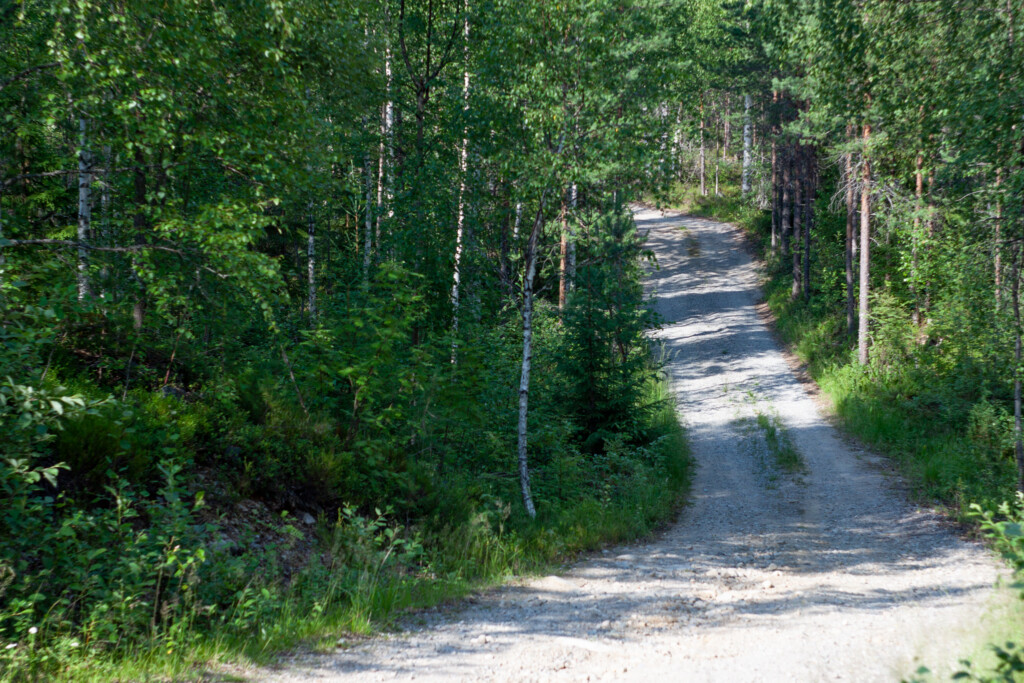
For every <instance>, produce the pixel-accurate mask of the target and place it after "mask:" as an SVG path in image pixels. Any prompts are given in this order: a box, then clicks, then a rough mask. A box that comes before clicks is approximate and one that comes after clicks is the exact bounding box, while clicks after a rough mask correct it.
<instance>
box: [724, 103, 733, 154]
mask: <svg viewBox="0 0 1024 683" xmlns="http://www.w3.org/2000/svg"><path fill="white" fill-rule="evenodd" d="M731 100H732V98H731V97H730V94H729V93H725V118H724V119H723V121H722V147H723V150H722V152H723V154H724V155H725V158H726V159H728V158H729V149H730V148H731V147H732V121H730V120H729V119H730V117H731V115H732V103H731Z"/></svg>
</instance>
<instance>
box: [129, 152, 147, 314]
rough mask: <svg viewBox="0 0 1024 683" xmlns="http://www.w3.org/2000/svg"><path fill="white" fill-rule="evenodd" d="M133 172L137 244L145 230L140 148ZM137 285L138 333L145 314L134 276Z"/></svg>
mask: <svg viewBox="0 0 1024 683" xmlns="http://www.w3.org/2000/svg"><path fill="white" fill-rule="evenodd" d="M134 159H135V172H134V179H133V184H134V188H133V189H134V198H133V199H134V203H135V215H134V217H133V218H132V223H133V227H134V228H135V242H136V244H139V243H141V242H142V237H143V234H142V233H143V231H144V230H145V229H146V212H145V205H146V167H145V161H146V159H145V156H144V154H143V152H142V148H141V147H136V148H135V157H134ZM134 266H135V264H134V263H133V264H132V270H133V271H134V270H135V268H134ZM135 279H136V281H137V285H138V287H139V291H138V292H136V294H135V303H134V304H133V306H132V319H133V320H134V323H135V330H136V331H137V332H138V331H140V330H142V324H143V320H144V318H145V314H146V303H145V285H144V284H143V283H142V280H141V279H140V278H139V277H138V276H137V275H136V278H135Z"/></svg>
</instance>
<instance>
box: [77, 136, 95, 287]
mask: <svg viewBox="0 0 1024 683" xmlns="http://www.w3.org/2000/svg"><path fill="white" fill-rule="evenodd" d="M86 126H87V122H86V120H85V119H84V118H79V119H78V135H79V140H78V144H79V150H78V245H79V246H78V272H77V278H76V279H77V282H78V300H79V301H84V300H85V298H86V297H88V296H89V263H88V250H87V249H86V246H85V245H86V244H87V243H88V242H89V231H90V229H91V227H92V155H90V154H89V151H88V149H87V147H88V136H87V135H86Z"/></svg>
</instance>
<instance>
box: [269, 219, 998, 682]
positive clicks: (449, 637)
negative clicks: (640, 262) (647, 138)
mask: <svg viewBox="0 0 1024 683" xmlns="http://www.w3.org/2000/svg"><path fill="white" fill-rule="evenodd" d="M636 219H637V223H638V225H639V226H640V227H641V228H642V229H644V230H646V231H647V232H648V245H649V246H650V247H651V248H652V249H653V250H654V252H655V254H656V255H657V257H658V262H659V265H660V268H659V269H658V270H655V271H653V272H652V273H651V274H650V276H649V278H648V286H649V288H650V290H651V291H652V292H653V293H655V294H656V295H657V308H658V311H659V312H660V313H661V315H662V316H663V318H664V320H665V325H664V327H663V329H662V330H660V331H659V332H658V334H657V335H656V336H657V337H658V338H659V339H660V340H661V342H662V343H663V345H664V347H665V350H666V353H667V354H668V357H669V369H670V371H671V375H672V383H673V388H674V390H675V392H676V394H677V396H678V399H679V406H680V410H681V412H682V414H683V415H684V418H685V420H686V423H687V427H688V429H689V436H690V440H691V443H692V446H693V453H694V457H695V460H696V465H697V472H696V477H695V481H694V489H693V495H692V505H691V506H690V507H688V508H687V509H686V510H685V511H684V512H683V514H682V515H681V516H680V519H679V521H678V522H677V523H676V524H675V525H674V526H673V527H672V528H670V529H669V530H667V531H666V532H664V533H663V534H662V535H660V537H658V538H656V539H655V540H653V541H651V542H646V543H642V544H636V545H633V546H629V547H622V548H618V549H616V550H614V551H605V552H604V553H602V554H599V555H597V556H594V557H591V558H589V559H586V560H584V561H582V562H579V563H578V564H576V565H574V566H573V567H572V568H571V569H570V570H569V571H568V572H567V573H566V574H565V575H564V576H561V577H556V576H549V577H546V578H543V579H536V580H529V581H523V582H520V583H518V584H516V585H510V586H505V587H502V588H499V589H496V590H494V591H490V592H488V593H486V594H483V595H480V596H477V597H475V598H472V599H470V600H468V601H466V603H465V604H463V605H462V606H460V607H458V608H456V609H451V608H449V609H439V610H433V611H429V612H427V613H421V614H419V615H417V620H418V623H413V621H412V619H410V620H408V623H406V624H405V628H406V629H408V630H406V631H404V632H402V633H398V634H391V635H386V636H381V637H379V638H375V639H372V640H370V641H369V642H367V643H364V644H362V645H359V646H356V647H353V648H351V649H349V650H345V651H342V652H339V653H337V654H332V655H302V656H297V657H294V658H292V659H291V660H289V661H287V662H284V663H283V664H282V665H281V667H279V668H278V669H276V670H264V671H262V672H260V674H259V676H258V677H259V678H260V679H261V680H272V681H280V682H282V683H283V682H293V681H341V680H344V681H350V680H351V681H380V680H396V679H397V680H412V679H415V680H445V681H447V680H467V681H470V680H472V681H480V680H486V681H549V680H550V681H562V680H572V681H580V680H595V681H596V680H608V681H613V680H636V681H650V680H655V681H662V682H664V681H818V680H848V681H892V680H898V679H899V677H900V676H901V675H905V674H907V673H909V672H911V671H913V670H914V669H915V668H916V667H917V664H918V662H917V661H916V660H915V657H918V656H919V657H921V658H922V659H923V661H926V662H927V663H928V664H929V665H930V666H932V667H933V668H935V667H938V668H942V666H947V667H949V666H953V665H955V663H956V659H957V656H958V655H962V654H964V653H966V652H969V651H970V650H971V648H972V645H971V641H972V639H973V638H974V637H976V633H974V632H976V631H977V630H978V624H979V622H980V621H981V620H982V619H983V618H984V615H985V614H986V611H987V609H988V607H989V605H990V603H992V602H993V601H994V600H995V599H996V595H997V594H996V592H995V591H994V590H993V588H992V585H993V583H994V582H995V580H996V578H997V576H999V574H1000V569H999V565H998V563H997V562H996V561H995V560H994V559H993V558H992V557H991V556H990V555H989V554H988V553H987V552H986V551H985V550H984V549H983V548H982V547H980V546H979V545H977V544H974V543H969V542H966V541H964V540H962V539H961V538H959V537H958V535H957V534H956V532H955V531H954V530H953V529H952V528H951V527H950V526H949V525H948V524H947V523H946V522H944V521H943V520H942V519H941V518H940V517H939V516H937V515H935V514H934V513H932V512H930V511H928V510H922V509H918V508H916V507H915V506H913V505H911V504H910V503H908V502H907V500H906V496H905V495H904V494H903V493H902V491H901V490H900V488H899V486H898V482H896V481H894V480H893V479H892V478H891V477H887V476H886V475H884V474H882V471H881V468H879V467H877V459H876V458H874V457H873V456H871V455H870V454H867V453H863V452H860V451H858V450H856V449H854V448H852V447H850V446H849V445H847V444H846V443H844V441H842V440H841V439H840V438H839V436H838V435H837V434H836V432H835V431H834V430H833V428H832V427H831V426H830V425H829V424H828V422H827V421H825V420H824V419H823V418H822V416H821V415H820V413H819V412H818V409H817V407H816V405H815V403H814V401H813V400H812V399H811V398H810V397H809V396H808V395H807V394H806V393H805V391H804V389H803V388H802V387H801V385H800V384H799V382H798V381H797V380H796V378H795V377H794V376H793V374H792V372H791V370H790V369H789V367H788V366H787V364H786V362H785V360H784V358H783V356H782V353H781V351H780V350H779V348H778V347H777V345H776V344H775V342H774V341H773V340H772V337H771V336H770V334H769V333H768V330H767V329H766V328H765V326H764V324H763V322H762V321H761V320H760V319H759V318H758V315H757V313H756V311H755V304H756V302H757V301H758V299H759V296H760V292H759V289H758V283H757V272H756V269H755V267H754V264H753V263H752V261H751V259H750V257H749V255H748V253H747V251H746V249H745V247H744V244H743V241H742V238H741V237H740V235H739V234H738V232H737V231H736V230H735V229H734V228H732V227H731V226H728V225H725V224H722V223H716V222H714V221H710V220H705V219H699V218H693V217H688V216H680V215H671V214H670V215H664V214H662V213H661V212H655V211H649V210H638V211H637V213H636ZM757 411H770V412H771V413H772V414H774V415H777V417H778V420H779V422H780V423H781V424H782V425H784V427H785V429H786V431H787V433H788V434H789V436H790V437H791V438H792V441H793V442H794V444H795V446H796V448H797V450H798V451H799V452H800V454H801V455H802V457H803V459H804V461H805V464H806V466H807V471H806V472H805V473H803V474H801V475H799V476H797V475H790V474H786V473H783V472H778V471H775V470H773V468H772V465H771V462H770V459H769V458H767V457H766V456H765V453H764V444H763V443H761V441H759V436H758V432H757V430H756V429H755V428H752V427H751V424H752V422H751V418H752V417H753V416H754V415H755V414H756V412H757Z"/></svg>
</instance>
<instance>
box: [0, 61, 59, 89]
mask: <svg viewBox="0 0 1024 683" xmlns="http://www.w3.org/2000/svg"><path fill="white" fill-rule="evenodd" d="M60 65H61V62H50V63H49V64H37V65H35V66H30V67H29V68H27V69H24V70H23V71H19V72H18V73H16V74H14V75H13V76H11V77H10V78H8V79H7V80H6V81H4V82H3V83H0V90H3V89H4V88H6V87H7V86H9V85H13V84H14V83H17V82H18V81H20V80H23V79H25V78H28V77H29V76H31V75H32V74H33V73H35V72H36V71H44V70H46V69H54V68H56V67H58V66H60Z"/></svg>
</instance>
